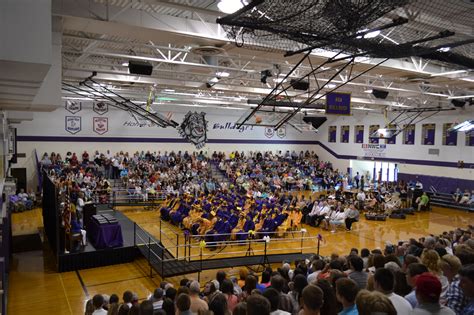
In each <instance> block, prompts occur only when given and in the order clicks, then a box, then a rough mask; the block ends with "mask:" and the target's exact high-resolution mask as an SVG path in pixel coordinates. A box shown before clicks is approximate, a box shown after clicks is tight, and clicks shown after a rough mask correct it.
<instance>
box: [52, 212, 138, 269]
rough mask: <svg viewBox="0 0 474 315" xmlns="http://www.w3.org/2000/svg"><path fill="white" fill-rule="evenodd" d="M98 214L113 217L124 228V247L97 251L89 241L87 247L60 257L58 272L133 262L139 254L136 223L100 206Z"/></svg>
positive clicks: (119, 213) (62, 254)
mask: <svg viewBox="0 0 474 315" xmlns="http://www.w3.org/2000/svg"><path fill="white" fill-rule="evenodd" d="M97 214H111V215H113V216H114V217H115V218H116V219H117V220H118V221H119V224H120V225H121V227H122V237H123V246H121V247H116V248H105V249H95V248H94V246H92V244H91V242H90V241H89V242H88V243H87V245H86V246H85V247H82V248H81V249H80V250H78V251H74V252H70V253H60V254H59V255H58V271H59V272H65V271H72V270H78V269H87V268H95V267H102V266H108V265H114V264H122V263H127V262H132V261H133V260H134V259H135V258H136V257H137V255H139V252H138V250H137V248H136V247H135V244H134V222H133V221H131V220H130V219H129V218H127V217H126V216H125V215H123V214H122V213H121V212H120V211H114V210H112V209H108V208H107V207H105V206H99V207H98V209H97Z"/></svg>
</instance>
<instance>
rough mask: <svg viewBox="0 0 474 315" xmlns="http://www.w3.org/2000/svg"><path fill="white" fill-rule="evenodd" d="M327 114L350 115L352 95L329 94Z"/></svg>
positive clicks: (327, 96)
mask: <svg viewBox="0 0 474 315" xmlns="http://www.w3.org/2000/svg"><path fill="white" fill-rule="evenodd" d="M326 114H334V115H350V114H351V94H350V93H328V94H327V95H326Z"/></svg>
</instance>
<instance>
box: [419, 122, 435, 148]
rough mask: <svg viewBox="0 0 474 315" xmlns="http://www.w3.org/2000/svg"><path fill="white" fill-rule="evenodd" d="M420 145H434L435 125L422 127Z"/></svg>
mask: <svg viewBox="0 0 474 315" xmlns="http://www.w3.org/2000/svg"><path fill="white" fill-rule="evenodd" d="M421 130H422V132H421V133H422V142H421V143H422V144H424V145H434V144H435V131H436V124H423V126H422V129H421Z"/></svg>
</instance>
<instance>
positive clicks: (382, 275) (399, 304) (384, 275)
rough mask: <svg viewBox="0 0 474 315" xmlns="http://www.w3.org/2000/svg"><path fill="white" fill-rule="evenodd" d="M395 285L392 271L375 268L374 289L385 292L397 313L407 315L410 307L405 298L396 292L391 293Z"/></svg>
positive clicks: (410, 309)
mask: <svg viewBox="0 0 474 315" xmlns="http://www.w3.org/2000/svg"><path fill="white" fill-rule="evenodd" d="M394 286H395V276H394V275H393V272H392V271H390V270H388V269H386V268H380V269H377V271H376V272H375V275H374V288H375V290H376V291H378V292H380V293H383V294H385V296H386V297H387V298H388V299H389V300H390V301H391V302H392V304H393V306H394V307H395V309H396V310H397V314H398V315H409V314H410V312H411V311H412V307H411V305H410V303H408V301H407V300H405V299H404V298H403V297H401V296H400V295H398V294H395V293H393V288H394Z"/></svg>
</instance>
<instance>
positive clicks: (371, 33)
mask: <svg viewBox="0 0 474 315" xmlns="http://www.w3.org/2000/svg"><path fill="white" fill-rule="evenodd" d="M379 35H380V30H376V31H373V32H369V33H367V34H365V35H364V36H363V37H364V38H375V37H377V36H379Z"/></svg>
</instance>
